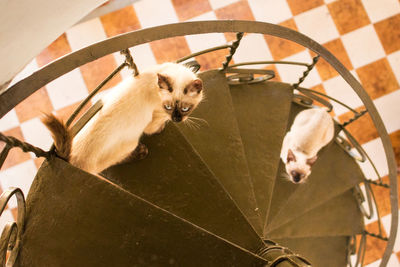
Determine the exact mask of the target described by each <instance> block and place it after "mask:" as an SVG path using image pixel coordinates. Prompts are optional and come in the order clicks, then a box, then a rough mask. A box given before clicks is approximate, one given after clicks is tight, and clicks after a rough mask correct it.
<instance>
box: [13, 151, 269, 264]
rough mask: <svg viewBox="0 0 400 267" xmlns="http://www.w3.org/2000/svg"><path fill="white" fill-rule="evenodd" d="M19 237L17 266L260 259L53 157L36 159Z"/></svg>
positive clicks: (258, 261) (253, 261)
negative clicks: (41, 161) (40, 161)
mask: <svg viewBox="0 0 400 267" xmlns="http://www.w3.org/2000/svg"><path fill="white" fill-rule="evenodd" d="M144 182H146V181H144ZM22 244H23V245H22V246H21V250H20V252H19V255H18V259H17V264H16V265H17V266H32V267H36V266H40V267H41V266H168V265H171V264H172V265H176V266H200V265H201V266H264V265H265V264H266V261H265V260H263V259H262V258H260V257H258V256H256V255H254V254H252V253H250V252H248V251H246V250H244V249H242V248H240V247H239V246H237V245H234V244H232V243H230V242H228V241H226V240H224V239H222V238H220V237H218V236H216V235H214V234H212V233H210V232H208V231H206V230H204V229H202V228H200V227H198V226H196V225H194V224H192V223H190V222H188V221H186V220H183V219H181V218H179V217H177V216H175V215H173V214H171V213H169V212H168V211H166V210H163V209H161V208H159V207H157V206H155V205H153V204H151V203H149V202H147V201H145V200H143V199H141V198H139V197H137V196H135V195H134V194H132V193H129V192H127V191H126V190H123V189H122V188H120V187H118V186H116V185H114V184H112V183H110V182H109V181H107V180H105V179H101V178H99V177H96V176H93V175H91V174H88V173H86V172H83V171H81V170H79V169H77V168H75V167H73V166H71V165H69V164H68V163H66V162H64V161H62V160H60V159H57V158H53V159H52V160H51V161H50V162H45V163H44V164H43V165H42V167H41V168H40V170H39V172H38V174H37V176H36V178H35V180H34V182H33V184H32V187H31V190H30V193H29V195H28V198H27V213H26V223H25V232H24V234H23V237H22ZM38 255H40V256H38Z"/></svg>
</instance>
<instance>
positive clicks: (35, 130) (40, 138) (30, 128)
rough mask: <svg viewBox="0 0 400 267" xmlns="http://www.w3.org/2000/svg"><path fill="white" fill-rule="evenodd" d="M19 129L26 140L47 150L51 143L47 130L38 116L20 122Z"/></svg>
mask: <svg viewBox="0 0 400 267" xmlns="http://www.w3.org/2000/svg"><path fill="white" fill-rule="evenodd" d="M21 131H22V134H23V136H24V139H25V141H26V142H28V143H30V144H32V145H34V146H37V147H40V148H41V149H44V150H48V149H50V147H51V144H52V143H53V139H52V138H51V135H50V133H49V131H48V130H47V128H46V127H45V126H44V124H43V123H42V122H41V121H40V119H39V118H34V119H31V120H28V121H25V122H23V123H22V124H21Z"/></svg>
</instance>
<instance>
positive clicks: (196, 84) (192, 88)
mask: <svg viewBox="0 0 400 267" xmlns="http://www.w3.org/2000/svg"><path fill="white" fill-rule="evenodd" d="M202 89H203V82H202V81H201V80H200V79H196V80H194V81H192V82H191V83H189V84H188V85H187V86H186V87H185V89H183V94H185V95H186V94H187V93H188V92H196V93H200V91H201V90H202Z"/></svg>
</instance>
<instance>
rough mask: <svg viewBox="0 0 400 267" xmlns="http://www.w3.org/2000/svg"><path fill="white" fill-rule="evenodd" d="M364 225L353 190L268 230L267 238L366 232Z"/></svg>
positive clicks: (350, 234)
mask: <svg viewBox="0 0 400 267" xmlns="http://www.w3.org/2000/svg"><path fill="white" fill-rule="evenodd" d="M312 201H313V200H310V202H312ZM363 226H364V219H363V215H362V213H361V211H360V208H359V206H358V202H357V200H356V198H355V196H354V193H353V189H351V190H348V191H346V192H345V193H343V194H341V195H338V196H336V197H334V198H332V199H331V200H329V201H327V202H325V203H323V204H322V205H320V206H318V207H316V208H314V209H312V210H310V211H308V212H306V213H304V214H303V215H300V216H299V217H297V218H295V219H293V220H292V221H290V222H289V223H287V224H284V225H283V226H280V227H278V228H277V229H275V230H273V231H271V232H269V233H266V236H265V238H268V239H276V238H299V237H326V236H352V235H356V234H360V233H362V231H363Z"/></svg>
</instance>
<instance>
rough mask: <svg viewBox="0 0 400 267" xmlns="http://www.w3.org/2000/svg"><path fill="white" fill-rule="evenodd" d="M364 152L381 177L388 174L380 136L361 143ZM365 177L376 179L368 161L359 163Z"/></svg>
mask: <svg viewBox="0 0 400 267" xmlns="http://www.w3.org/2000/svg"><path fill="white" fill-rule="evenodd" d="M362 147H363V148H364V150H365V152H366V153H367V154H368V155H369V157H370V158H371V160H372V162H373V163H374V164H375V167H376V169H377V170H378V173H379V174H380V176H381V177H384V176H386V175H388V173H389V172H388V166H387V161H386V155H385V151H384V149H383V145H382V141H381V139H380V138H377V139H374V140H372V141H369V142H368V143H365V144H363V145H362ZM359 165H360V167H361V170H362V171H363V173H364V175H365V177H366V178H367V179H371V180H376V179H377V176H376V174H375V172H374V170H373V168H372V166H371V165H370V164H369V162H368V161H365V162H363V163H359Z"/></svg>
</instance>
